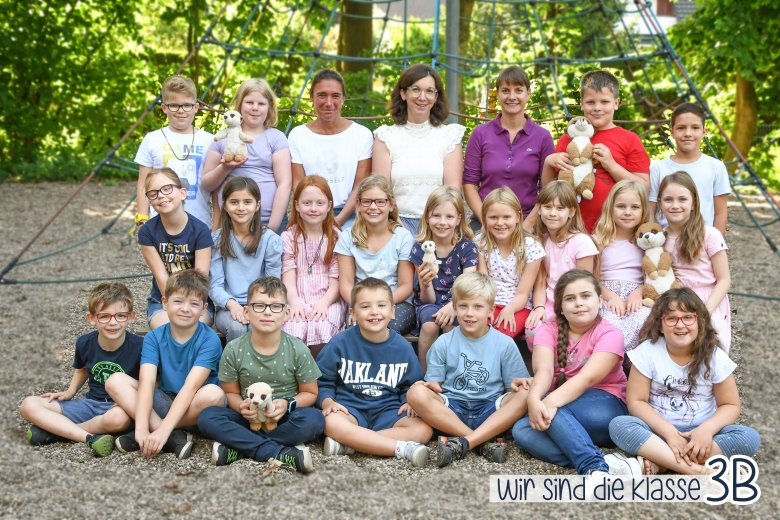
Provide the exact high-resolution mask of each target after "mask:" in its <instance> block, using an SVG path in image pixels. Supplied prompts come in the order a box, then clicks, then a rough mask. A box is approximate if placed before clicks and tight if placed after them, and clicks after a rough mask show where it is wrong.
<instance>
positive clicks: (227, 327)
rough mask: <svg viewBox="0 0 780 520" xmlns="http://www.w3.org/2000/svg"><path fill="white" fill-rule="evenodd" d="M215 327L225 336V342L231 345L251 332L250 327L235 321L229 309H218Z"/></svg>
mask: <svg viewBox="0 0 780 520" xmlns="http://www.w3.org/2000/svg"><path fill="white" fill-rule="evenodd" d="M214 327H216V329H217V330H218V331H220V332H221V333H222V334H224V335H225V341H226V342H227V343H230V342H231V341H233V340H234V339H236V338H240V337H241V336H243V335H244V334H246V333H247V331H248V330H249V325H244V324H243V323H240V322H238V321H236V320H234V319H233V315H232V314H230V311H229V310H227V309H222V308H220V309H218V310H217V314H216V316H215V317H214Z"/></svg>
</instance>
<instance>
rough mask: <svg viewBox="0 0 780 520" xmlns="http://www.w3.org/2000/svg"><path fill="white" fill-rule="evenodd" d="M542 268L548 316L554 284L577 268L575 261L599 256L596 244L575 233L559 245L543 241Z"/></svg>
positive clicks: (547, 240)
mask: <svg viewBox="0 0 780 520" xmlns="http://www.w3.org/2000/svg"><path fill="white" fill-rule="evenodd" d="M544 250H545V252H546V253H547V256H545V257H544V268H545V269H546V270H547V304H546V305H545V306H546V307H547V310H548V315H549V313H550V312H552V308H553V298H554V293H555V284H556V283H558V279H559V278H560V277H561V276H562V275H563V274H564V273H568V272H569V271H571V270H572V269H575V268H576V267H577V260H579V259H580V258H585V257H586V256H595V255H597V254H599V250H598V249H597V248H596V244H594V243H593V240H592V239H591V238H590V235H586V234H585V233H575V234H573V235H572V236H570V237H569V238H568V239H566V240H564V241H563V242H561V243H556V242H553V241H552V240H550V238H549V237H547V238H545V240H544Z"/></svg>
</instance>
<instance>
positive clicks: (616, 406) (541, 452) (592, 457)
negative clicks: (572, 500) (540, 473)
mask: <svg viewBox="0 0 780 520" xmlns="http://www.w3.org/2000/svg"><path fill="white" fill-rule="evenodd" d="M627 411H628V410H627V408H626V405H625V403H624V402H623V401H621V400H620V399H618V398H617V397H615V396H614V395H612V394H610V393H609V392H606V391H604V390H600V389H597V388H590V389H588V390H586V391H585V392H584V393H583V394H582V395H581V396H579V397H578V398H577V399H575V400H574V401H572V402H570V403H569V404H567V405H565V406H562V407H561V408H558V411H557V412H556V414H555V417H553V420H552V423H551V424H550V427H549V428H548V429H547V430H545V431H537V430H534V429H532V428H531V421H530V419H529V418H528V416H526V417H523V418H522V419H520V420H519V421H517V422H516V423H515V425H514V427H513V428H512V437H514V439H515V443H516V444H517V446H518V447H519V448H521V449H522V450H525V451H527V452H528V453H530V454H531V455H533V456H534V457H536V458H537V459H541V460H544V461H547V462H551V463H553V464H557V465H558V466H563V467H574V468H575V469H576V470H577V473H579V474H580V475H585V474H588V473H590V472H592V471H594V470H601V471H608V470H609V466H607V463H606V462H604V455H603V454H602V453H601V450H599V449H598V448H597V447H596V446H604V447H610V446H612V440H611V439H610V437H609V422H610V421H611V420H612V419H613V418H615V417H617V416H618V415H625V414H626V412H627Z"/></svg>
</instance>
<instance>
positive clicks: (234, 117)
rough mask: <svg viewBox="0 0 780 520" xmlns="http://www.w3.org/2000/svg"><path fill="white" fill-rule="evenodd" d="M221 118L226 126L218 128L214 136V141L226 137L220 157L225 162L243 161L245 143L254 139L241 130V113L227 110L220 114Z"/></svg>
mask: <svg viewBox="0 0 780 520" xmlns="http://www.w3.org/2000/svg"><path fill="white" fill-rule="evenodd" d="M222 120H223V121H224V122H225V125H226V126H227V128H224V129H222V130H220V131H219V132H218V133H217V135H215V136H214V140H215V141H221V140H222V139H227V143H225V152H224V153H223V154H222V158H223V159H224V161H225V162H243V161H245V160H246V158H247V155H246V145H247V144H250V143H252V142H253V141H254V139H252V138H251V137H250V136H248V135H247V134H245V133H244V132H242V131H241V114H239V113H238V112H236V111H235V110H228V111H227V112H225V113H224V114H223V115H222Z"/></svg>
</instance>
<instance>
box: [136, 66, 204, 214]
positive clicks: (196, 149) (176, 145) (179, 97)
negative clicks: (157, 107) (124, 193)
mask: <svg viewBox="0 0 780 520" xmlns="http://www.w3.org/2000/svg"><path fill="white" fill-rule="evenodd" d="M199 109H200V104H199V103H198V93H197V91H196V89H195V83H193V81H192V80H191V79H189V78H185V77H184V76H170V77H169V78H168V79H166V80H165V82H164V83H163V85H162V111H163V113H164V114H165V116H166V117H167V118H168V126H167V127H164V128H160V129H159V130H154V131H153V132H149V133H148V134H146V136H145V137H144V140H143V141H142V142H141V146H139V147H138V152H137V153H136V155H135V162H136V163H138V165H139V166H138V183H137V184H136V198H135V207H136V210H135V213H136V215H135V223H136V226H140V225H142V224H143V223H144V222H146V221H147V220H149V218H151V217H153V216H155V215H156V214H157V212H156V211H154V209H153V208H150V207H149V201H148V200H147V198H146V195H145V194H144V183H145V182H146V176H147V175H148V174H149V172H150V171H152V169H154V168H162V167H164V166H167V167H168V168H171V169H172V170H174V171H175V172H176V174H177V175H178V176H179V178H180V179H182V181H186V182H182V184H183V185H184V186H185V187H187V201H188V203H187V204H186V207H187V212H188V213H189V214H191V215H192V216H193V217H195V218H197V219H198V220H200V221H201V222H203V223H204V224H206V225H207V226H208V227H209V228H211V207H210V206H209V198H210V195H209V193H208V192H206V191H203V190H202V189H200V173H201V171H200V169H201V165H202V164H203V159H204V157H205V155H206V152H207V151H208V149H209V144H210V143H211V142H212V139H213V138H214V135H213V134H210V133H209V132H206V131H205V130H200V129H198V128H195V127H194V126H193V125H192V122H193V120H194V119H195V115H196V114H197V113H198V110H199Z"/></svg>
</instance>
